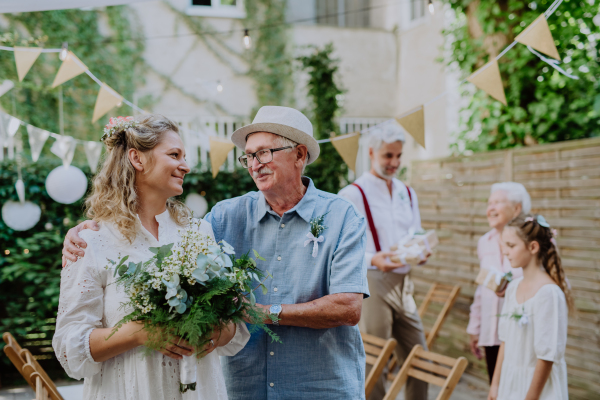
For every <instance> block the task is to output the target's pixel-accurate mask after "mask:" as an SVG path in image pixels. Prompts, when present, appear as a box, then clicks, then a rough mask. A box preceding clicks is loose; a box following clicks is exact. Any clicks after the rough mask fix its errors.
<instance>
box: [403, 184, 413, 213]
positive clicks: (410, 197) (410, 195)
mask: <svg viewBox="0 0 600 400" xmlns="http://www.w3.org/2000/svg"><path fill="white" fill-rule="evenodd" d="M405 186H406V191H407V192H408V199H409V200H410V210H411V211H412V194H410V186H408V185H406V184H405Z"/></svg>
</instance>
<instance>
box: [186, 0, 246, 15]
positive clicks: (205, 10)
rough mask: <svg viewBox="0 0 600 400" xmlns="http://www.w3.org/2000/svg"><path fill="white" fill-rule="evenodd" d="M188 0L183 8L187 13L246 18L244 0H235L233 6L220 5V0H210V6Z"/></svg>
mask: <svg viewBox="0 0 600 400" xmlns="http://www.w3.org/2000/svg"><path fill="white" fill-rule="evenodd" d="M192 1H193V0H189V2H188V6H187V8H186V10H185V12H186V14H187V15H192V16H199V17H214V18H237V19H241V18H246V10H245V9H244V0H236V5H235V6H228V5H221V0H211V3H212V5H210V6H197V5H194V4H192Z"/></svg>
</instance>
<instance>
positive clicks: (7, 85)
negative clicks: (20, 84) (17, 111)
mask: <svg viewBox="0 0 600 400" xmlns="http://www.w3.org/2000/svg"><path fill="white" fill-rule="evenodd" d="M14 87H15V84H14V83H13V81H11V80H10V79H5V80H4V81H2V84H1V85H0V97H2V96H3V95H4V94H5V93H6V92H8V91H9V90H10V89H12V88H14Z"/></svg>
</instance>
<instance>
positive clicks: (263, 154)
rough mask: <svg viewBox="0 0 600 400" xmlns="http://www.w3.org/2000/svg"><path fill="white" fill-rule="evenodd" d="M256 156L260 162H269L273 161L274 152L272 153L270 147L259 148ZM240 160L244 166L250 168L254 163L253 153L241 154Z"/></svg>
mask: <svg viewBox="0 0 600 400" xmlns="http://www.w3.org/2000/svg"><path fill="white" fill-rule="evenodd" d="M256 158H257V159H258V162H259V163H261V164H267V163H270V162H271V161H273V153H271V150H270V149H264V150H259V151H257V152H256ZM240 161H242V165H243V166H244V168H248V166H249V165H250V164H252V154H246V155H244V156H241V157H240Z"/></svg>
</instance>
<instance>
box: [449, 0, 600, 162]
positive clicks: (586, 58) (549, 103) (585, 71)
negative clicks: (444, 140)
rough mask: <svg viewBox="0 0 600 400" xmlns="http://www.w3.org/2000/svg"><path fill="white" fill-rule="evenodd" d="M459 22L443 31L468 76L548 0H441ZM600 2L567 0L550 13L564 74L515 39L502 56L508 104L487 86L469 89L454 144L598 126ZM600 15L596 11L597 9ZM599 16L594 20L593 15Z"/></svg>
mask: <svg viewBox="0 0 600 400" xmlns="http://www.w3.org/2000/svg"><path fill="white" fill-rule="evenodd" d="M444 1H445V2H447V3H448V4H449V5H450V6H451V10H452V11H453V12H454V14H455V17H456V18H455V22H454V23H453V24H452V26H451V27H450V28H448V29H447V30H445V31H444V34H445V35H446V38H447V44H448V47H449V50H450V51H449V52H448V56H447V58H446V62H447V64H448V65H450V66H452V67H458V68H459V69H460V71H461V73H462V75H463V76H467V75H468V74H470V73H472V72H473V71H475V70H476V69H477V68H479V67H480V66H481V65H483V64H484V63H485V62H486V61H487V60H488V59H489V58H490V54H491V55H492V56H494V55H496V54H498V53H499V52H500V51H501V50H502V49H503V48H504V47H505V46H506V45H508V44H509V43H511V42H512V41H513V40H514V38H515V37H516V36H517V35H518V34H519V33H521V32H522V31H523V29H524V28H525V27H527V26H528V25H529V24H530V23H531V22H533V21H534V20H535V19H536V18H537V17H538V16H539V15H540V14H541V13H542V12H544V11H545V10H546V9H547V8H548V7H549V6H550V4H551V3H552V1H551V0H539V1H531V2H529V3H528V2H523V1H520V0H501V1H496V0H477V1H473V0H444ZM598 11H599V7H598V3H597V2H596V3H594V1H578V0H565V1H564V2H563V3H562V4H561V5H560V7H559V8H558V9H557V11H556V12H555V13H554V14H553V15H552V16H551V17H550V18H549V20H548V24H549V27H550V31H551V32H552V35H553V37H554V39H555V43H556V45H557V48H558V52H559V54H560V55H561V57H562V58H563V61H564V64H563V65H562V67H563V68H564V69H565V70H566V71H567V72H570V73H573V74H574V75H577V76H579V78H580V79H579V80H574V79H570V78H567V77H565V76H564V75H561V74H560V73H559V72H558V71H556V70H554V69H553V68H551V67H550V66H549V65H548V64H546V63H544V62H542V61H540V60H539V59H538V58H537V57H536V56H534V55H533V54H531V53H530V52H529V51H528V50H527V47H526V46H523V45H521V44H518V45H517V46H515V47H514V48H513V49H512V50H510V51H509V52H508V53H506V55H505V56H503V57H502V58H501V59H500V60H499V66H500V72H501V75H502V80H503V83H504V88H505V92H506V99H507V102H508V105H507V106H503V105H502V104H501V103H499V102H497V101H495V100H493V99H491V98H490V97H489V96H487V95H486V94H485V93H483V92H482V91H477V92H476V93H475V95H473V94H472V93H473V92H472V90H468V89H469V88H472V87H471V86H470V84H467V85H468V86H467V85H465V87H464V88H463V89H464V93H463V94H464V95H465V98H468V99H469V103H468V105H467V106H466V107H464V109H463V110H461V117H462V118H461V127H462V129H461V131H460V132H457V134H456V138H455V141H456V143H455V144H454V149H455V150H456V151H458V152H462V151H464V150H472V151H481V150H492V149H503V148H509V147H519V146H524V145H531V144H535V143H547V142H556V141H562V140H571V139H579V138H585V137H590V136H597V135H599V134H600V94H598V93H599V91H600V90H599V89H600V87H599V82H598V77H599V76H600V44H599V43H600V26H599V25H600V24H598V21H597V19H594V16H597V14H598ZM596 18H597V17H596ZM594 21H595V22H594Z"/></svg>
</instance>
